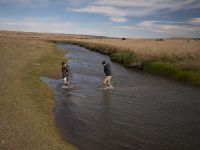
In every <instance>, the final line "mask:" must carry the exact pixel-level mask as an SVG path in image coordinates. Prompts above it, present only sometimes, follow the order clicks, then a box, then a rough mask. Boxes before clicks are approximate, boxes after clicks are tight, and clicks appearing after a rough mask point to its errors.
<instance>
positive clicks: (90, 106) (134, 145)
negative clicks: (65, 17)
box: [42, 44, 200, 150]
mask: <svg viewBox="0 0 200 150" xmlns="http://www.w3.org/2000/svg"><path fill="white" fill-rule="evenodd" d="M59 47H62V48H64V49H66V50H67V51H68V54H67V55H66V57H68V58H69V65H70V66H71V70H72V72H73V81H72V82H73V85H74V88H73V89H62V88H61V87H62V80H52V79H48V78H42V80H43V81H45V82H46V83H47V84H48V85H49V86H50V87H51V88H52V89H53V90H54V95H55V106H54V115H55V122H56V126H57V127H58V128H59V131H60V134H61V135H62V136H63V137H64V139H66V140H67V141H69V142H70V143H72V144H75V145H77V147H78V148H79V149H80V150H197V149H200V90H199V89H196V88H193V87H189V86H185V85H182V84H180V83H176V82H172V81H169V80H166V79H163V78H160V77H155V76H152V75H149V74H145V73H141V72H134V71H130V70H127V69H125V68H123V67H122V66H120V65H118V64H116V63H112V62H110V63H111V66H112V73H113V81H112V83H113V86H114V87H115V89H114V90H103V89H100V87H101V84H100V82H101V80H102V76H103V70H102V69H103V68H102V66H101V62H102V60H107V61H110V60H109V58H108V57H107V56H105V55H101V54H99V53H96V52H92V51H89V50H87V49H85V48H81V47H79V46H75V45H66V44H63V45H59Z"/></svg>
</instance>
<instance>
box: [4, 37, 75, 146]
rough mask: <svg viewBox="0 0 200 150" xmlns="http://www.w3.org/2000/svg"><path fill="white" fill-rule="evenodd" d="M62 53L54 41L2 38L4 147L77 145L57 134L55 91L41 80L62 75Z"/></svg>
mask: <svg viewBox="0 0 200 150" xmlns="http://www.w3.org/2000/svg"><path fill="white" fill-rule="evenodd" d="M61 56H62V54H61V53H59V52H58V51H56V52H55V47H54V46H53V45H52V44H50V43H46V42H42V41H33V40H26V39H16V38H15V39H11V38H10V39H9V38H2V37H1V38H0V69H1V70H0V71H1V73H0V81H1V84H0V149H1V150H6V149H9V150H15V149H16V150H27V149H29V150H32V149H33V150H43V149H44V150H47V149H50V150H54V149H55V150H60V149H75V147H74V146H72V145H70V144H68V143H66V142H64V141H63V140H62V139H61V138H60V137H59V135H58V134H57V132H58V131H57V130H56V128H55V125H54V121H53V118H52V114H51V113H52V103H53V100H52V95H51V93H50V91H49V90H48V88H47V87H46V86H45V85H43V84H42V83H41V82H40V81H39V80H38V76H39V75H40V74H45V75H49V76H54V77H56V76H57V75H58V73H59V72H58V69H59V67H60V66H59V65H60V61H61V58H62V57H61ZM53 68H54V69H55V70H53Z"/></svg>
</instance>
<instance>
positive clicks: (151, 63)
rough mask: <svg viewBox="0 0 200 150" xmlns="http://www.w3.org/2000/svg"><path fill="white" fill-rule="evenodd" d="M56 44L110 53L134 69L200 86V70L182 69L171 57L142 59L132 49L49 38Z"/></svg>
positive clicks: (112, 56)
mask: <svg viewBox="0 0 200 150" xmlns="http://www.w3.org/2000/svg"><path fill="white" fill-rule="evenodd" d="M47 41H49V42H52V43H55V44H73V45H78V46H81V47H84V48H87V49H89V50H91V51H95V52H98V53H101V54H104V55H108V56H109V57H110V59H111V60H112V61H114V62H116V63H119V64H121V65H123V66H124V67H125V68H128V69H132V70H143V71H145V72H148V73H151V74H154V75H157V76H162V77H165V78H168V79H171V80H174V81H178V82H181V83H184V84H187V85H192V86H195V87H198V88H199V87H200V71H196V70H193V69H182V68H181V67H180V66H178V65H176V64H175V63H174V62H173V60H171V59H170V58H162V57H161V58H156V59H147V60H141V59H140V58H138V56H137V55H135V54H134V52H132V51H130V50H120V49H118V48H116V47H112V46H109V45H103V44H96V43H95V44H94V43H90V42H85V41H75V40H68V41H67V40H63V41H62V40H47Z"/></svg>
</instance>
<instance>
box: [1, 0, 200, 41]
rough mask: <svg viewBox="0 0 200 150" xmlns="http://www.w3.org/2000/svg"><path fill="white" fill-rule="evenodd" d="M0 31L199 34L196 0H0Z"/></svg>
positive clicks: (199, 0)
mask: <svg viewBox="0 0 200 150" xmlns="http://www.w3.org/2000/svg"><path fill="white" fill-rule="evenodd" d="M0 30H11V31H28V32H48V33H66V34H84V35H98V36H109V37H132V38H166V37H192V38H200V0H0Z"/></svg>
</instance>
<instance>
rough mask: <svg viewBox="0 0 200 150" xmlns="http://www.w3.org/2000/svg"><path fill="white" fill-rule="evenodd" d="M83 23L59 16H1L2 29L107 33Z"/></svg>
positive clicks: (91, 33) (92, 33)
mask: <svg viewBox="0 0 200 150" xmlns="http://www.w3.org/2000/svg"><path fill="white" fill-rule="evenodd" d="M80 26H81V25H79V24H75V23H71V22H66V21H62V20H61V19H60V18H58V17H49V18H47V17H45V18H24V19H14V18H0V30H8V31H25V32H48V33H67V34H86V35H106V33H105V32H103V31H101V30H98V29H95V28H92V27H84V28H83V27H80Z"/></svg>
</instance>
